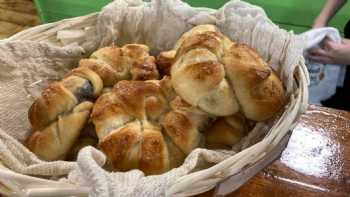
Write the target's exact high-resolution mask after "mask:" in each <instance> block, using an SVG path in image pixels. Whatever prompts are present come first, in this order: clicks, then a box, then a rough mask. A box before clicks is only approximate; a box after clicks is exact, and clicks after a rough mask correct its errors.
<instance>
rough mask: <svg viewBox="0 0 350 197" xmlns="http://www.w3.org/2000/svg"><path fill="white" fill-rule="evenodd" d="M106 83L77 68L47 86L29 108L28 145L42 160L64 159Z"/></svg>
mask: <svg viewBox="0 0 350 197" xmlns="http://www.w3.org/2000/svg"><path fill="white" fill-rule="evenodd" d="M102 87H103V84H102V80H101V78H100V77H99V76H98V75H97V74H96V73H95V72H93V71H92V70H89V69H88V68H82V67H81V68H76V69H74V70H72V71H71V72H70V73H68V74H67V75H66V76H65V78H63V79H62V80H61V81H60V82H55V83H53V84H51V85H49V86H48V88H46V89H45V90H44V91H43V92H42V95H41V97H39V98H38V99H37V100H36V101H35V102H34V103H33V104H32V106H31V108H30V109H29V114H28V115H29V120H30V123H31V125H32V130H33V133H32V134H31V135H30V136H29V138H28V139H27V142H26V145H27V147H28V148H29V149H30V150H31V151H32V152H34V153H35V154H36V155H37V156H38V157H39V158H40V159H43V160H48V161H52V160H57V159H65V156H66V155H67V154H68V151H69V150H70V149H71V148H72V146H73V144H74V143H75V142H76V140H77V138H78V137H79V135H80V131H81V129H82V128H83V127H84V125H85V123H86V122H87V120H88V118H89V115H90V110H91V109H92V106H93V103H92V102H89V101H87V100H91V99H93V98H95V97H97V96H98V95H99V94H100V92H101V90H102Z"/></svg>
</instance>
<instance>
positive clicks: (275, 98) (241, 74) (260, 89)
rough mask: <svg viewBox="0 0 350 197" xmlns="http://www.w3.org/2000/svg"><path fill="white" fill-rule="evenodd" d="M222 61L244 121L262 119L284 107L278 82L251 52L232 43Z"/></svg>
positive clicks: (267, 67)
mask: <svg viewBox="0 0 350 197" xmlns="http://www.w3.org/2000/svg"><path fill="white" fill-rule="evenodd" d="M223 61H224V62H225V68H226V75H227V77H228V79H229V80H230V82H231V84H232V87H233V89H234V90H235V92H236V97H237V99H238V100H239V103H240V106H241V111H242V112H243V113H244V115H245V116H246V117H247V118H249V119H251V120H256V121H263V120H266V119H268V118H270V117H272V116H273V115H274V114H276V112H278V111H279V110H280V109H281V107H282V106H283V105H284V104H285V101H286V97H285V95H284V90H283V86H282V82H281V81H280V79H279V78H278V77H277V75H276V74H275V73H274V71H273V70H272V69H271V68H270V67H269V66H268V65H267V63H266V62H265V61H264V60H263V59H262V58H261V57H260V56H259V54H258V53H257V52H256V51H255V50H254V49H251V48H249V47H248V46H247V45H242V44H232V45H231V47H230V48H229V50H228V53H227V55H226V57H225V58H224V60H223Z"/></svg>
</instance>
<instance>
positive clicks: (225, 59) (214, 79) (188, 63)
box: [170, 25, 286, 121]
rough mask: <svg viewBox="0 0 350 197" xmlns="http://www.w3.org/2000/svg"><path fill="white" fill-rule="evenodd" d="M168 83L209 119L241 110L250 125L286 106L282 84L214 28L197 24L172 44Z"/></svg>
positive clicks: (254, 57)
mask: <svg viewBox="0 0 350 197" xmlns="http://www.w3.org/2000/svg"><path fill="white" fill-rule="evenodd" d="M174 50H175V51H176V55H175V59H174V60H173V62H174V63H173V64H172V66H171V69H170V70H171V71H170V73H171V79H172V84H173V86H174V89H175V91H176V93H177V94H178V95H179V96H181V98H183V99H184V100H185V101H186V102H188V103H189V104H191V105H193V106H196V107H198V108H200V109H202V110H203V111H205V112H207V113H209V114H211V115H214V116H230V115H233V114H235V113H237V112H239V111H241V112H242V113H243V114H244V116H245V117H247V118H248V119H251V120H255V121H264V120H267V119H269V118H271V117H272V116H273V115H274V114H276V112H278V111H279V110H280V109H281V108H282V107H283V105H284V104H285V101H286V97H285V94H284V89H283V86H282V83H281V81H280V80H279V78H278V77H277V75H276V74H275V73H274V72H273V71H272V69H271V68H270V67H269V66H268V64H267V63H266V62H265V61H264V60H263V59H262V58H261V57H260V56H259V54H258V53H257V52H256V51H255V50H254V49H252V48H250V47H248V46H247V45H244V44H237V43H234V42H232V41H230V40H229V39H228V38H227V37H226V36H224V35H223V34H222V33H220V32H219V31H218V30H217V28H216V27H215V26H213V25H199V26H196V27H194V28H193V29H192V30H190V31H189V32H186V33H185V34H184V35H183V36H182V37H181V38H180V39H179V41H178V42H177V43H176V45H175V48H174Z"/></svg>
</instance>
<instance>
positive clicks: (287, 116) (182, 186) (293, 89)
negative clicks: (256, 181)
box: [2, 13, 309, 196]
mask: <svg viewBox="0 0 350 197" xmlns="http://www.w3.org/2000/svg"><path fill="white" fill-rule="evenodd" d="M98 16H99V15H98V13H93V14H90V15H87V16H82V17H77V18H72V19H66V20H62V21H59V22H55V23H50V24H44V25H41V26H37V27H34V28H31V29H28V30H26V31H23V32H20V33H18V34H16V35H14V36H12V37H10V38H8V39H6V40H3V41H2V42H7V41H25V40H26V41H34V42H47V43H50V44H53V45H56V46H62V45H64V44H69V41H67V42H68V43H65V42H64V34H61V32H62V30H63V31H64V30H70V29H89V28H90V29H93V28H94V27H95V26H96V23H97V20H98ZM62 40H63V41H62ZM84 48H85V50H86V51H87V52H90V51H92V50H95V48H93V47H90V46H88V45H86V46H84ZM297 58H299V59H298V60H297V62H298V63H297V65H296V68H295V71H294V74H293V75H292V82H291V86H290V90H289V92H290V93H289V95H290V102H289V104H288V105H287V106H286V108H285V111H284V112H283V114H282V115H281V116H280V118H279V119H278V120H275V121H274V124H273V125H272V127H271V129H270V130H269V132H268V133H267V135H266V136H265V137H264V138H263V139H262V140H261V141H259V142H258V143H256V144H255V145H253V146H250V147H248V148H246V149H244V150H242V151H241V152H239V153H237V154H235V155H234V156H232V157H230V158H228V159H226V160H224V161H222V162H220V163H218V164H216V165H214V166H212V167H210V168H207V169H205V170H200V171H197V172H194V173H190V174H188V175H185V176H183V177H181V178H180V179H178V180H177V181H176V183H175V184H174V185H172V187H171V188H170V189H169V190H168V191H166V194H168V195H171V196H173V195H179V196H187V195H193V194H198V193H202V192H204V191H207V190H210V189H212V188H213V187H215V186H216V185H217V184H218V183H220V182H222V181H224V182H225V183H223V185H225V184H226V186H227V184H230V189H228V190H226V189H227V187H223V188H221V189H220V188H219V189H218V193H220V194H226V193H228V192H231V191H232V190H235V189H237V188H238V187H239V186H241V185H242V184H243V183H244V182H246V181H247V180H248V179H249V178H250V177H252V176H254V175H255V174H256V173H257V172H258V171H259V170H261V169H262V168H264V167H265V166H266V165H268V164H269V163H270V162H271V161H272V160H273V159H275V158H276V157H277V156H279V154H280V152H281V151H282V150H283V148H284V147H285V145H286V144H287V142H288V139H289V136H290V133H291V130H292V129H293V128H294V126H295V125H296V122H297V121H298V118H299V117H300V115H301V114H302V113H303V112H305V110H306V108H307V102H308V84H309V78H308V72H307V69H306V66H305V64H304V59H303V56H302V54H300V56H298V57H297ZM49 191H50V192H51V193H50V194H51V195H55V192H54V191H55V189H54V188H52V190H49ZM63 191H65V192H66V193H65V194H86V192H87V190H86V189H84V188H76V189H70V190H56V194H59V193H60V192H63ZM57 192H58V193H57ZM61 194H62V193H61Z"/></svg>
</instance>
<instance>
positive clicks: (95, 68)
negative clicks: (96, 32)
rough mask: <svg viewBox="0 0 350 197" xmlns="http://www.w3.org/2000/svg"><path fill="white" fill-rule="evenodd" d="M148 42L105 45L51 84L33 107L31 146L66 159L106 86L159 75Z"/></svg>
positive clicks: (53, 157)
mask: <svg viewBox="0 0 350 197" xmlns="http://www.w3.org/2000/svg"><path fill="white" fill-rule="evenodd" d="M148 52H149V48H148V47H147V46H145V45H138V44H129V45H125V46H124V47H122V48H117V47H105V48H102V49H99V50H98V51H96V52H94V53H93V54H92V55H91V58H89V59H82V60H81V61H80V63H79V67H78V68H76V69H74V70H72V71H71V72H70V73H68V74H67V75H66V76H65V77H64V78H63V79H62V80H61V81H59V82H54V83H52V84H50V85H49V86H48V87H47V88H46V89H45V90H44V91H43V92H42V94H41V97H39V98H38V99H36V100H35V102H34V103H33V104H32V106H31V108H30V109H29V121H30V123H31V125H32V130H33V133H32V134H31V135H30V136H29V138H28V139H27V142H26V145H27V146H28V148H29V149H30V150H31V151H33V152H34V153H35V154H37V155H38V156H39V158H41V159H43V160H49V161H51V160H57V159H65V158H66V156H67V155H68V152H69V151H70V149H71V148H72V146H73V145H74V144H75V142H76V140H77V138H78V137H79V135H80V132H81V130H82V128H83V127H84V126H85V124H86V122H87V121H88V119H89V115H90V110H91V109H92V106H93V103H92V102H91V101H93V100H95V99H96V98H97V97H98V96H99V95H100V94H101V92H102V89H103V88H108V87H113V85H114V84H115V83H117V82H118V81H120V80H123V79H135V80H145V79H157V78H158V77H159V74H158V71H157V68H156V65H155V62H154V61H155V59H154V57H152V56H150V55H149V54H148Z"/></svg>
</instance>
